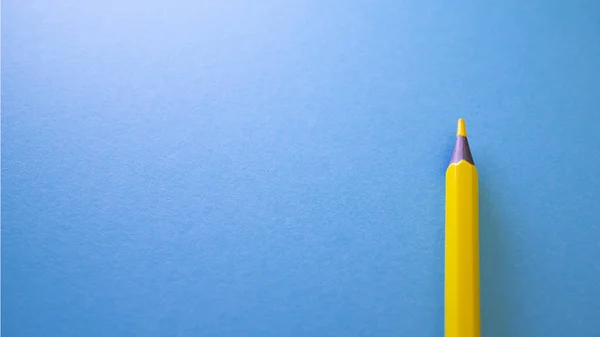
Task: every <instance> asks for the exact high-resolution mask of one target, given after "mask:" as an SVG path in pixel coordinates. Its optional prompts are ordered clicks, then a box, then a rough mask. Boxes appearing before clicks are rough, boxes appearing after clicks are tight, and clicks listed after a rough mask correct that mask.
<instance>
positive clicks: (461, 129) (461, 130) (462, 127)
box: [456, 118, 467, 137]
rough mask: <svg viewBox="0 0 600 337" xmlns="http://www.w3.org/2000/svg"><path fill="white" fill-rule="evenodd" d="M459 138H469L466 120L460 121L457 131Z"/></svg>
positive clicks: (460, 119)
mask: <svg viewBox="0 0 600 337" xmlns="http://www.w3.org/2000/svg"><path fill="white" fill-rule="evenodd" d="M456 135H457V136H463V137H466V136H467V127H466V126H465V120H464V119H462V118H459V119H458V128H457V129H456Z"/></svg>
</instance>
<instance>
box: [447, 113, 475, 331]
mask: <svg viewBox="0 0 600 337" xmlns="http://www.w3.org/2000/svg"><path fill="white" fill-rule="evenodd" d="M461 124H462V128H461ZM459 130H460V131H462V132H461V133H463V134H464V135H466V132H465V131H464V130H465V128H464V121H462V123H461V122H459ZM458 137H459V138H460V137H464V139H458V140H457V148H459V149H458V152H459V153H458V155H456V153H457V149H456V148H455V151H454V152H455V153H454V154H453V159H452V161H451V164H450V166H449V167H448V170H447V171H446V263H445V276H446V279H445V336H446V337H479V336H480V312H479V202H478V198H479V192H478V191H479V188H478V176H477V169H476V168H475V165H474V164H473V159H472V157H471V155H470V150H469V148H468V143H467V142H466V137H465V136H462V135H459V136H458ZM459 141H460V142H463V143H464V144H463V145H460V144H459ZM461 146H462V147H465V146H466V150H465V149H461V148H460V147H461ZM461 151H463V153H460V152H461ZM467 154H468V155H467Z"/></svg>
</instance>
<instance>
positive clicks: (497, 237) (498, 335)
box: [479, 180, 517, 337]
mask: <svg viewBox="0 0 600 337" xmlns="http://www.w3.org/2000/svg"><path fill="white" fill-rule="evenodd" d="M498 205H499V203H498V200H496V199H495V198H494V191H493V190H492V189H491V188H490V186H489V185H487V184H486V183H485V182H484V181H483V180H480V185H479V246H480V248H479V249H480V282H481V285H480V291H481V331H482V333H481V334H482V336H485V337H510V336H515V335H517V332H516V331H514V329H513V328H512V327H514V316H513V315H514V313H516V312H517V311H516V310H515V309H516V308H515V304H516V299H515V298H514V293H512V292H511V289H514V285H513V284H512V282H511V279H510V277H509V276H510V264H509V261H508V259H507V258H506V257H507V252H508V250H509V249H510V247H511V245H510V241H509V237H510V236H509V235H508V233H507V230H508V228H510V227H509V226H506V224H505V221H504V219H503V215H502V212H501V210H500V209H499V208H498V207H499V206H498Z"/></svg>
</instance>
